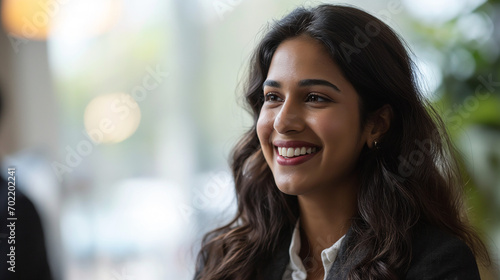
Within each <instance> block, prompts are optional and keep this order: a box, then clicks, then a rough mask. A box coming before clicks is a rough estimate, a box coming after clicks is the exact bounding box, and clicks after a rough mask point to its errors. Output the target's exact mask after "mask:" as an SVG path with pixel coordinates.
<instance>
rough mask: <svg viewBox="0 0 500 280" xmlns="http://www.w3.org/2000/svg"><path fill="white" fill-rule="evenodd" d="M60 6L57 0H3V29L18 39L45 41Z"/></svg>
mask: <svg viewBox="0 0 500 280" xmlns="http://www.w3.org/2000/svg"><path fill="white" fill-rule="evenodd" d="M60 5H61V4H60V3H59V2H58V1H56V0H46V1H39V0H3V1H2V24H3V27H4V28H5V30H6V31H7V33H9V34H11V35H15V36H17V37H21V38H26V39H35V40H44V39H46V38H47V37H48V35H49V32H50V26H51V22H52V20H53V18H54V17H55V16H56V14H57V13H58V12H59V10H60Z"/></svg>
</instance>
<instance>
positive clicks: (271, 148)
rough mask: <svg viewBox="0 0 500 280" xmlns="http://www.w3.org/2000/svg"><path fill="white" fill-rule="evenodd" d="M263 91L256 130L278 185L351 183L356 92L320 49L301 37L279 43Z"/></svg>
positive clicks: (301, 189) (296, 191) (357, 147)
mask: <svg viewBox="0 0 500 280" xmlns="http://www.w3.org/2000/svg"><path fill="white" fill-rule="evenodd" d="M263 91H264V98H265V102H264V105H263V106H262V110H261V112H260V115H259V119H258V123H257V134H258V137H259V141H260V143H261V146H262V152H263V154H264V157H265V159H266V161H267V164H268V165H269V167H270V168H271V170H272V173H273V175H274V179H275V181H276V184H277V186H278V188H279V189H280V190H281V191H282V192H284V193H287V194H291V195H302V194H308V193H311V192H315V191H317V190H321V189H324V188H332V187H334V186H340V185H345V184H346V183H348V182H352V179H353V178H355V175H356V174H355V172H354V168H355V165H356V162H357V159H358V157H359V155H360V152H361V149H362V148H363V145H364V144H365V143H366V140H367V132H365V131H362V130H361V128H360V114H359V98H358V94H357V93H356V91H355V90H354V87H353V86H352V85H351V83H350V82H349V81H347V79H346V78H345V77H344V76H343V75H342V73H341V71H340V68H339V67H338V66H337V65H336V63H335V62H334V61H333V60H332V59H331V58H330V56H329V54H328V52H327V50H326V48H325V47H324V46H323V45H322V44H321V43H319V42H318V41H316V40H314V39H312V38H311V37H309V36H305V35H302V36H299V37H294V38H292V39H288V40H285V41H284V42H282V43H281V44H280V45H279V46H278V48H277V50H276V52H275V53H274V56H273V58H272V60H271V65H270V67H269V73H268V75H267V78H266V81H265V82H264V84H263Z"/></svg>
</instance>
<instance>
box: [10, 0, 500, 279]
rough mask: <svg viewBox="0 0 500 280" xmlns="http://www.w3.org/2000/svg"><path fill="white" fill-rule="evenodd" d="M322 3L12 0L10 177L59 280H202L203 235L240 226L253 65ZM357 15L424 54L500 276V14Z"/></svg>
mask: <svg viewBox="0 0 500 280" xmlns="http://www.w3.org/2000/svg"><path fill="white" fill-rule="evenodd" d="M319 3H321V2H320V1H307V2H305V1H290V0H287V1H285V0H276V1H264V0H252V1H250V0H182V1H181V0H1V25H2V27H3V31H1V34H0V62H1V64H0V87H1V90H2V92H3V95H4V99H5V103H6V104H5V110H4V115H3V117H2V122H1V125H0V153H1V156H2V164H3V165H2V166H3V169H2V170H4V171H5V172H4V171H2V172H4V173H6V171H7V167H8V166H15V167H16V168H17V181H18V182H17V183H18V185H17V188H18V189H20V190H22V191H24V192H25V193H26V194H27V196H28V197H29V198H30V199H31V200H32V201H33V202H34V204H35V206H36V207H37V209H38V211H39V213H40V216H41V219H42V221H43V225H44V230H45V235H46V239H47V240H46V241H47V250H48V256H49V260H50V265H51V268H52V271H53V274H54V277H55V279H69V280H80V279H82V280H87V279H98V280H100V279H105V280H111V279H116V280H139V279H140V280H143V279H145V280H147V279H191V278H192V276H193V273H194V264H193V262H194V259H195V256H196V252H197V249H198V248H199V247H198V246H199V241H200V238H201V236H202V234H203V233H205V232H206V231H208V230H210V229H213V228H215V227H216V226H218V225H221V223H222V222H224V221H227V219H228V218H230V217H231V215H232V214H233V213H234V209H235V207H234V203H235V200H234V191H233V187H232V179H231V176H230V173H229V172H228V156H229V154H230V150H231V148H232V147H233V145H234V144H235V143H236V141H237V140H238V139H239V137H240V136H241V135H242V133H243V132H244V131H245V130H246V129H247V128H248V127H249V125H250V121H251V120H250V117H249V115H248V114H247V113H246V112H245V111H244V110H243V109H242V108H241V107H240V106H239V104H240V103H241V102H240V99H239V94H240V93H241V91H240V90H239V89H240V88H239V82H240V81H241V79H242V78H243V77H244V74H245V71H246V67H247V65H248V64H247V63H248V59H249V55H250V52H251V51H252V49H253V47H254V46H255V44H256V42H258V40H259V38H260V36H261V35H262V32H263V30H264V29H265V27H266V24H267V23H268V22H270V21H271V20H272V19H279V18H281V17H282V16H283V15H285V14H286V13H288V12H290V11H291V10H292V9H293V8H294V7H296V6H298V5H305V6H311V5H316V4H319ZM330 3H332V2H330ZM337 3H338V2H337ZM349 4H354V5H357V6H359V7H361V8H363V9H365V10H366V11H368V12H371V13H372V14H374V15H377V16H378V17H379V18H381V19H383V20H384V21H385V22H386V23H388V24H389V25H390V26H391V27H393V28H394V29H395V30H396V31H397V32H399V33H400V34H401V35H402V37H403V38H404V39H405V40H406V41H407V43H408V45H409V46H410V48H411V49H412V50H413V55H414V59H415V61H416V63H417V66H418V68H419V70H420V73H421V76H420V84H421V86H422V88H423V91H424V92H425V94H426V95H427V97H428V98H429V99H430V100H431V101H432V102H433V103H435V104H436V106H437V108H438V109H439V111H440V112H441V113H442V116H443V119H444V120H445V122H446V123H447V125H448V129H449V132H450V134H451V135H452V137H453V140H454V141H455V143H456V145H457V146H458V148H459V149H460V151H461V152H462V156H463V163H464V172H466V174H465V175H466V176H467V178H468V183H467V185H466V189H467V195H468V206H469V208H470V214H471V219H472V221H473V223H474V225H476V226H477V227H478V228H479V229H480V231H481V232H483V233H484V234H483V236H484V240H485V242H486V243H487V244H488V246H489V248H490V250H491V252H492V253H493V255H494V262H495V263H497V264H498V253H499V247H498V246H499V244H500V217H499V215H500V145H499V144H500V73H499V69H500V1H485V0H443V1H436V0H418V1H417V0H391V1H387V0H371V1H366V0H365V1H362V0H356V1H349ZM2 176H6V174H3V173H2ZM482 273H483V277H484V279H499V278H498V277H499V276H498V275H496V274H495V272H493V270H490V271H486V270H484V271H482Z"/></svg>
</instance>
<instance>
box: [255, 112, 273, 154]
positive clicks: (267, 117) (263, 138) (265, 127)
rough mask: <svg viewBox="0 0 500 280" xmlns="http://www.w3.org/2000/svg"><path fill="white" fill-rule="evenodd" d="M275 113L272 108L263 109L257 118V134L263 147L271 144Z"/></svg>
mask: <svg viewBox="0 0 500 280" xmlns="http://www.w3.org/2000/svg"><path fill="white" fill-rule="evenodd" d="M273 126H274V114H273V113H272V111H270V110H265V109H262V110H261V111H260V115H259V119H258V120H257V136H258V137H259V141H260V144H261V146H262V147H264V146H267V145H269V143H270V141H271V139H270V137H271V133H272V132H273V130H274V128H273Z"/></svg>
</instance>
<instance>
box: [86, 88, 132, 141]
mask: <svg viewBox="0 0 500 280" xmlns="http://www.w3.org/2000/svg"><path fill="white" fill-rule="evenodd" d="M140 121H141V110H140V108H139V105H138V104H137V102H136V101H135V100H134V99H133V98H132V96H130V95H128V94H125V93H111V94H106V95H101V96H98V97H96V98H94V99H93V100H92V101H90V103H89V104H88V105H87V107H86V108H85V113H84V123H85V129H86V131H87V133H88V134H89V136H90V137H91V138H92V140H93V141H94V142H96V143H118V142H121V141H123V140H125V139H127V138H128V137H130V136H131V135H132V134H134V132H135V131H136V129H137V127H138V126H139V123H140Z"/></svg>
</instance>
